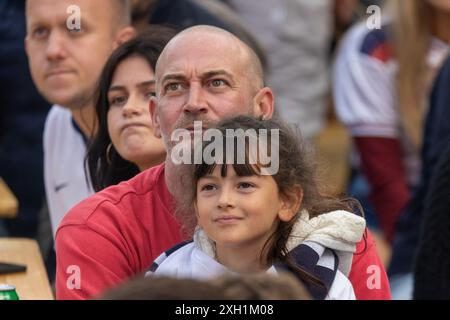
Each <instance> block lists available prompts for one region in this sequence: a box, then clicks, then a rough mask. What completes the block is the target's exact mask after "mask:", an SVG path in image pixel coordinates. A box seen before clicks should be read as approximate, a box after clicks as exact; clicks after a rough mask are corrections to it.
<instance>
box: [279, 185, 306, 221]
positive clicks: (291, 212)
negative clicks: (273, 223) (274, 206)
mask: <svg viewBox="0 0 450 320" xmlns="http://www.w3.org/2000/svg"><path fill="white" fill-rule="evenodd" d="M302 200H303V190H302V189H301V188H300V187H295V188H294V189H293V190H291V192H290V193H289V195H282V196H281V199H280V201H281V208H280V211H278V218H279V219H280V220H281V221H284V222H289V221H291V220H292V218H294V217H295V215H296V214H297V212H298V211H299V210H300V205H301V204H302Z"/></svg>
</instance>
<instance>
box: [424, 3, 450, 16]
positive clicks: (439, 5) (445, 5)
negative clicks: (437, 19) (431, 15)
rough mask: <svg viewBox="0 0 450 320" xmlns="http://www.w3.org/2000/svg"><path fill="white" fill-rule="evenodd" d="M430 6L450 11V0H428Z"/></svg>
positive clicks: (438, 9)
mask: <svg viewBox="0 0 450 320" xmlns="http://www.w3.org/2000/svg"><path fill="white" fill-rule="evenodd" d="M427 2H428V3H429V4H430V6H431V7H432V8H433V9H435V10H437V11H445V12H449V13H450V1H449V0H427Z"/></svg>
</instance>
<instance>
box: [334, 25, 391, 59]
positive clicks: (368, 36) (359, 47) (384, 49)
mask: <svg viewBox="0 0 450 320" xmlns="http://www.w3.org/2000/svg"><path fill="white" fill-rule="evenodd" d="M389 28H390V24H384V25H383V26H382V27H381V28H380V29H369V28H368V27H367V25H366V24H365V23H363V22H361V23H358V24H356V25H354V26H353V27H352V28H351V29H350V30H349V31H348V32H347V34H346V35H345V36H344V38H343V40H342V48H343V50H342V52H344V53H345V54H346V55H347V56H348V55H352V57H353V58H355V57H360V58H364V57H369V58H373V59H374V60H375V61H378V62H382V63H386V62H388V61H390V60H391V59H392V56H393V54H392V47H391V44H390V41H389V31H388V30H389Z"/></svg>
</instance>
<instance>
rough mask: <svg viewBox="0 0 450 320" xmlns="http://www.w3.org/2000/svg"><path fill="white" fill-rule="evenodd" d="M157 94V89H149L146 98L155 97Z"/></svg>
mask: <svg viewBox="0 0 450 320" xmlns="http://www.w3.org/2000/svg"><path fill="white" fill-rule="evenodd" d="M155 96H156V92H155V91H149V92H147V93H146V94H145V98H146V99H150V98H151V97H155Z"/></svg>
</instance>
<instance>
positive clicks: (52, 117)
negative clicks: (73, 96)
mask: <svg viewBox="0 0 450 320" xmlns="http://www.w3.org/2000/svg"><path fill="white" fill-rule="evenodd" d="M70 118H71V113H70V110H69V109H67V108H64V107H61V106H59V105H56V104H55V105H53V106H52V107H51V108H50V111H49V112H48V115H47V121H46V122H47V125H52V124H54V123H56V122H60V121H67V120H70Z"/></svg>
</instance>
